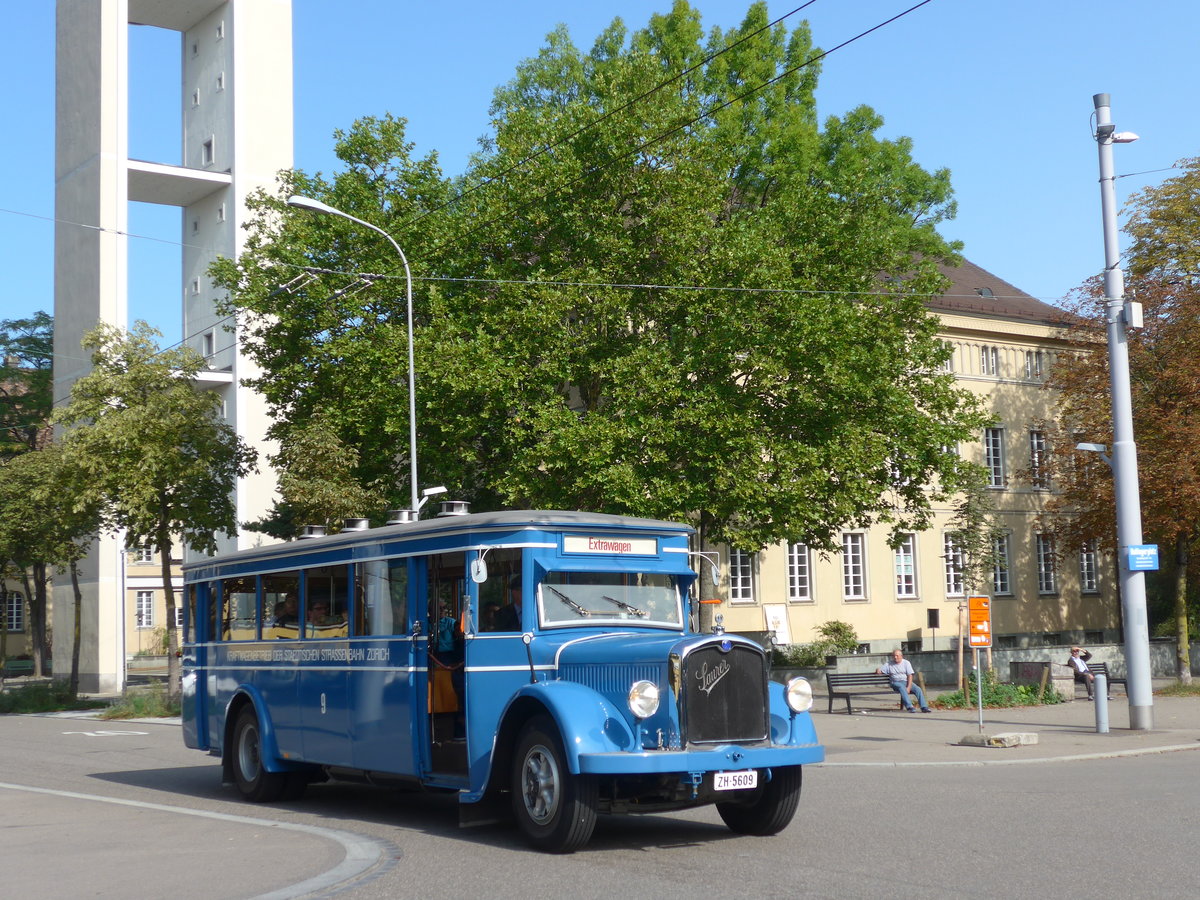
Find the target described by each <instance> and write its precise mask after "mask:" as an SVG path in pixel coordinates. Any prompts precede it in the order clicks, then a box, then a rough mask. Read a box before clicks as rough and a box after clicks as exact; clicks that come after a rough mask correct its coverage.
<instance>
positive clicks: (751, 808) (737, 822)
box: [717, 766, 802, 836]
mask: <svg viewBox="0 0 1200 900" xmlns="http://www.w3.org/2000/svg"><path fill="white" fill-rule="evenodd" d="M801 783H802V776H801V773H800V766H781V767H780V768H778V769H774V770H772V772H771V778H770V780H769V781H767V783H766V784H760V785H759V786H758V787H757V788H755V789H754V790H753V791H750V792H749V793H750V796H749V797H747V798H745V799H740V798H739V799H737V800H728V801H725V802H721V803H718V804H717V813H718V815H720V817H721V819H722V820H723V821H724V822H725V824H726V825H727V826H729V829H730V830H731V831H736V832H737V833H738V834H753V835H759V836H765V835H769V834H778V833H779V832H781V831H783V829H784V828H786V827H787V825H788V823H789V822H791V821H792V816H794V815H795V814H796V807H797V805H798V804H799V803H800V785H801Z"/></svg>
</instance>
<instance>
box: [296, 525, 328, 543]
mask: <svg viewBox="0 0 1200 900" xmlns="http://www.w3.org/2000/svg"><path fill="white" fill-rule="evenodd" d="M319 537H325V526H324V525H305V526H304V530H303V531H302V532H300V540H302V541H305V540H312V539H313V538H319Z"/></svg>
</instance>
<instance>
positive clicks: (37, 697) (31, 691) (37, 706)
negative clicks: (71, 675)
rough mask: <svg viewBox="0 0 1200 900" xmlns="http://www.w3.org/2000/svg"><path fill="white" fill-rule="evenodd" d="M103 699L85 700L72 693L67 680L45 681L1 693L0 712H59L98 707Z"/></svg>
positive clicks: (101, 704)
mask: <svg viewBox="0 0 1200 900" xmlns="http://www.w3.org/2000/svg"><path fill="white" fill-rule="evenodd" d="M104 705H105V704H104V701H103V700H85V699H81V698H79V697H77V696H76V695H75V694H72V693H71V687H70V683H69V682H67V681H61V680H60V681H43V682H39V683H37V684H28V685H25V686H23V687H19V688H16V689H15V690H11V691H5V692H4V693H0V713H40V712H57V711H58V710H63V709H98V708H99V707H102V706H104Z"/></svg>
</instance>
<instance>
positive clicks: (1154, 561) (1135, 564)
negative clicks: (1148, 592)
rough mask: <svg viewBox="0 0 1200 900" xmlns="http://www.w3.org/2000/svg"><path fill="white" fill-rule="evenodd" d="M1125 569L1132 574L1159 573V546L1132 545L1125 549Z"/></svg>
mask: <svg viewBox="0 0 1200 900" xmlns="http://www.w3.org/2000/svg"><path fill="white" fill-rule="evenodd" d="M1125 568H1126V569H1128V570H1129V571H1130V572H1157V571H1158V544H1131V545H1130V546H1128V547H1126V548H1125Z"/></svg>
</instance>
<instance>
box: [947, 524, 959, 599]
mask: <svg viewBox="0 0 1200 900" xmlns="http://www.w3.org/2000/svg"><path fill="white" fill-rule="evenodd" d="M942 559H943V560H944V561H945V564H946V596H947V597H961V596H962V595H963V593H964V587H963V546H962V541H960V540H959V539H958V537H957V536H956V535H954V534H951V533H950V532H946V533H945V534H943V535H942Z"/></svg>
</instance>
